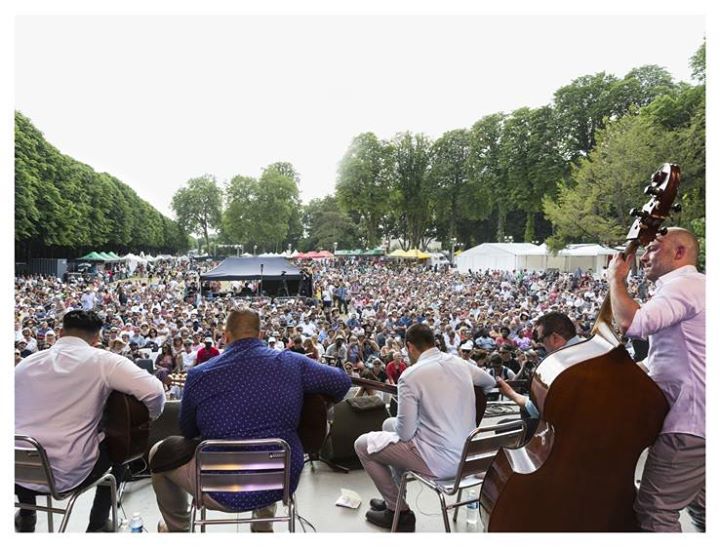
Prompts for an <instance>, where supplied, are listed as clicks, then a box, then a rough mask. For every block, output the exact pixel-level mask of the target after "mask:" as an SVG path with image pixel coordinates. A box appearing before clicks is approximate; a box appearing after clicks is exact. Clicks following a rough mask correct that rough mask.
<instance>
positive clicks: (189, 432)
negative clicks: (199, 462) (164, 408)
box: [178, 368, 200, 439]
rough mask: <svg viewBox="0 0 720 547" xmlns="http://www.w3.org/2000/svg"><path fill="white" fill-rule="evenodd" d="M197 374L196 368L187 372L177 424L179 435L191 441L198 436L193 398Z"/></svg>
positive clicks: (195, 405) (195, 406) (195, 407)
mask: <svg viewBox="0 0 720 547" xmlns="http://www.w3.org/2000/svg"><path fill="white" fill-rule="evenodd" d="M198 373H199V371H198V369H196V368H191V369H190V370H188V375H187V378H186V380H185V391H184V392H183V397H182V399H181V401H180V417H179V419H178V422H179V424H180V433H182V435H183V437H185V438H186V439H193V438H195V437H199V436H200V430H199V429H198V426H197V419H196V414H197V404H196V403H195V397H194V391H195V388H194V384H195V382H196V379H195V378H196V376H197V375H198Z"/></svg>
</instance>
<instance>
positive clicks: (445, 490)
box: [390, 420, 525, 532]
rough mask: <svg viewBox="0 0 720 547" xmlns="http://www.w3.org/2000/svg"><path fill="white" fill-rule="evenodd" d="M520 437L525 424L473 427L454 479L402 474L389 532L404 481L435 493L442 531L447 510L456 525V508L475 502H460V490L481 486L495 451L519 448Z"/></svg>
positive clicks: (447, 523) (447, 527)
mask: <svg viewBox="0 0 720 547" xmlns="http://www.w3.org/2000/svg"><path fill="white" fill-rule="evenodd" d="M524 436H525V422H524V421H522V420H515V421H513V422H505V423H501V424H495V425H490V426H481V427H477V428H475V429H473V430H472V431H471V432H470V434H469V435H468V437H467V439H466V440H465V446H464V448H463V452H462V457H461V458H460V463H459V464H458V469H457V472H456V473H455V476H454V477H452V478H449V479H443V480H440V479H430V478H428V477H425V476H423V475H420V474H419V473H415V472H414V471H405V472H404V473H403V475H402V480H401V481H400V489H399V493H398V500H397V505H396V506H395V517H394V518H393V523H392V528H391V530H390V531H391V532H395V531H397V526H398V522H399V520H400V518H399V515H400V510H399V509H400V500H401V499H403V498H404V497H405V491H406V489H407V483H408V481H410V480H417V481H419V482H420V483H422V484H424V485H425V486H429V487H430V488H432V489H433V490H435V493H436V494H437V495H438V497H439V498H440V507H441V508H442V515H443V522H444V523H445V531H446V532H450V521H449V520H448V514H447V512H448V511H449V510H450V509H455V511H454V513H453V522H456V521H457V515H458V509H459V508H460V507H461V506H463V505H467V504H468V503H472V502H473V501H476V500H475V499H468V500H464V501H461V497H462V491H463V490H465V489H466V488H472V487H475V486H479V485H481V484H482V482H483V480H484V479H485V473H486V472H487V470H488V469H490V465H491V464H492V461H493V458H494V457H495V455H496V454H497V453H498V451H499V450H500V449H501V448H503V447H508V448H515V447H517V446H520V444H522V441H523V438H524ZM455 494H457V499H456V500H455V503H452V504H450V505H448V504H446V502H445V496H454V495H455ZM478 498H479V495H478Z"/></svg>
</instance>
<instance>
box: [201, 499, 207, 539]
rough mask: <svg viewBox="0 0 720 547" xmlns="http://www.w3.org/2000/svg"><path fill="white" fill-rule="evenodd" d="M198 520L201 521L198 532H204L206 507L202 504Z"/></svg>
mask: <svg viewBox="0 0 720 547" xmlns="http://www.w3.org/2000/svg"><path fill="white" fill-rule="evenodd" d="M200 520H201V521H202V522H201V523H200V533H201V534H204V533H205V521H206V520H207V509H205V507H204V506H203V507H202V508H201V509H200Z"/></svg>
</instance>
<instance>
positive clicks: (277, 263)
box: [200, 256, 302, 281]
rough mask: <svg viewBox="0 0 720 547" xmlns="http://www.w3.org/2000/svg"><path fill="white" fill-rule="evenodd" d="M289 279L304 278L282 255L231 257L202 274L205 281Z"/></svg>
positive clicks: (201, 276) (201, 277)
mask: <svg viewBox="0 0 720 547" xmlns="http://www.w3.org/2000/svg"><path fill="white" fill-rule="evenodd" d="M283 274H284V278H285V280H287V281H291V280H299V279H301V278H302V275H301V274H300V270H299V269H298V268H297V266H294V265H293V264H292V263H291V262H289V261H288V260H287V259H286V258H282V257H261V256H251V257H244V256H241V257H235V256H233V257H229V258H226V259H225V260H223V261H222V262H221V263H220V264H218V265H217V266H216V267H215V268H213V269H212V270H210V271H209V272H205V273H203V274H200V279H202V280H203V281H237V280H243V279H260V276H261V275H262V278H263V279H264V280H267V281H280V280H281V279H282V278H283Z"/></svg>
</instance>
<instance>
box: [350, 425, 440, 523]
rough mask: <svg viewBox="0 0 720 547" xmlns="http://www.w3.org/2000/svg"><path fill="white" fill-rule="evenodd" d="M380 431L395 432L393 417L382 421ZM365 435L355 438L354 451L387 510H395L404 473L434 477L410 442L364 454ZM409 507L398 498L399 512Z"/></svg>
mask: <svg viewBox="0 0 720 547" xmlns="http://www.w3.org/2000/svg"><path fill="white" fill-rule="evenodd" d="M383 431H395V418H388V419H387V420H385V422H383ZM367 436H368V433H366V434H364V435H360V436H359V437H358V438H357V440H356V441H355V452H356V453H357V455H358V458H360V462H361V463H362V464H363V467H364V468H365V471H367V474H368V475H370V478H371V479H372V481H373V482H374V483H375V486H376V487H377V489H378V491H379V492H380V495H381V496H382V497H383V499H384V500H385V504H386V505H387V507H388V509H390V510H392V511H394V510H395V504H396V503H397V499H398V494H399V493H400V492H399V486H400V479H401V477H402V473H403V472H404V471H415V472H416V473H420V474H421V475H425V476H427V477H430V478H435V475H433V473H432V471H430V469H428V466H427V465H426V464H425V462H424V461H423V459H422V457H421V456H420V453H419V452H418V449H417V447H416V446H415V444H414V443H413V442H412V441H408V442H403V441H400V442H397V443H395V444H391V445H388V446H386V447H385V448H383V449H382V450H380V451H379V452H375V453H374V454H368V451H367ZM409 508H410V507H409V506H408V504H407V503H406V502H405V500H404V499H401V500H400V511H406V510H407V509H409Z"/></svg>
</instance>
